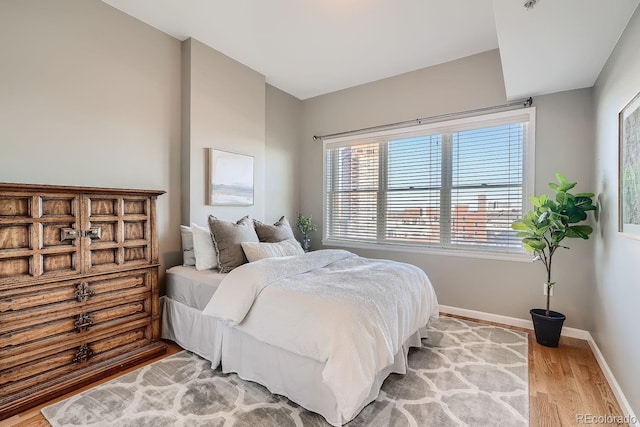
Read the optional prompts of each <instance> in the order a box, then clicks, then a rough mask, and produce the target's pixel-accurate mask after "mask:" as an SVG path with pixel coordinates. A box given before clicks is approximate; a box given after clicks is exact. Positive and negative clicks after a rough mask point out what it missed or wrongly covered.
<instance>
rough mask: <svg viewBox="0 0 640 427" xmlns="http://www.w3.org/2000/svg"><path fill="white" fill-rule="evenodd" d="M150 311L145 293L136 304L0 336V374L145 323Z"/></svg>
mask: <svg viewBox="0 0 640 427" xmlns="http://www.w3.org/2000/svg"><path fill="white" fill-rule="evenodd" d="M151 310H152V307H151V296H150V293H148V292H147V293H146V294H145V295H141V298H140V299H139V300H131V301H126V302H122V304H119V305H114V306H111V307H106V308H101V309H97V310H92V311H87V312H83V313H80V314H78V315H77V316H73V317H67V318H65V319H60V320H55V321H51V322H47V323H41V324H39V325H37V326H32V327H27V328H22V329H16V330H13V331H11V332H8V333H5V334H0V371H2V370H4V369H8V368H11V367H13V366H15V365H18V364H21V363H25V362H30V361H33V360H35V359H38V358H42V357H45V356H49V355H51V354H54V353H56V352H58V351H60V349H61V348H65V347H69V346H70V345H71V346H75V345H77V344H78V343H80V342H82V341H86V340H87V339H91V337H93V336H96V335H100V334H102V333H103V332H104V331H109V330H112V329H113V328H114V327H116V326H118V325H121V324H125V323H129V322H135V321H139V320H142V321H144V322H147V323H149V322H150V321H151Z"/></svg>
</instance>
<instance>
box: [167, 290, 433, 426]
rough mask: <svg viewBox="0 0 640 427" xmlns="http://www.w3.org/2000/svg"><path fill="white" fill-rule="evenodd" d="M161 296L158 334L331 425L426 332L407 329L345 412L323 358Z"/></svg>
mask: <svg viewBox="0 0 640 427" xmlns="http://www.w3.org/2000/svg"><path fill="white" fill-rule="evenodd" d="M160 300H161V304H162V338H164V339H169V340H172V341H174V342H176V343H177V344H178V345H180V346H181V347H182V348H184V349H186V350H189V351H191V352H193V353H195V354H197V355H199V356H201V357H203V358H205V359H207V360H209V361H210V362H211V366H212V368H216V367H217V366H218V365H219V364H220V361H222V371H223V372H225V373H228V372H235V373H237V374H238V376H239V377H240V378H242V379H245V380H249V381H254V382H257V383H259V384H262V385H263V386H265V387H266V388H267V389H269V391H271V392H272V393H274V394H280V395H283V396H286V397H288V398H289V399H290V400H292V401H293V402H295V403H297V404H299V405H300V406H302V407H304V408H306V409H308V410H310V411H313V412H316V413H318V414H320V415H322V416H323V417H324V418H325V419H326V420H327V422H328V423H329V424H331V425H334V426H341V425H343V424H345V423H347V422H349V421H351V420H352V419H353V418H355V417H356V416H357V415H358V413H359V412H360V411H361V410H362V409H363V408H364V407H365V406H367V405H368V404H369V403H371V402H372V401H374V400H375V399H376V398H377V397H378V393H379V392H380V387H382V383H383V382H384V380H385V378H387V376H389V374H391V373H397V374H405V373H406V372H407V366H408V365H407V354H408V352H409V348H410V347H420V346H421V345H422V341H421V339H422V338H424V337H426V327H425V328H420V329H419V330H418V331H416V332H415V333H414V334H413V335H411V336H410V337H409V339H408V340H407V341H406V342H405V343H404V345H403V346H402V348H401V349H400V351H399V352H398V353H397V354H396V356H395V358H394V362H393V364H391V365H390V366H388V367H386V368H385V369H383V370H382V371H380V372H379V373H378V375H376V378H375V379H374V381H373V385H372V387H371V390H370V392H369V395H368V396H367V398H366V399H364V400H363V402H362V404H361V405H360V407H359V408H358V409H357V410H356V411H355V412H354V413H353V414H348V415H347V416H343V415H342V414H340V411H339V410H338V402H337V401H336V398H335V396H334V395H333V393H332V392H331V390H330V389H329V388H328V387H327V386H326V384H325V383H324V382H323V380H322V372H323V370H324V362H319V361H317V360H315V359H311V358H308V357H305V356H300V355H298V354H294V353H291V352H289V351H286V350H283V349H282V348H279V347H276V346H273V345H270V344H267V343H264V342H262V341H258V340H257V339H255V338H253V337H252V336H250V335H247V334H245V333H243V332H241V331H239V330H237V329H234V328H231V327H228V326H226V325H224V324H223V323H222V322H219V321H217V320H216V319H214V318H213V317H210V316H206V315H204V314H202V312H201V311H199V310H197V309H195V308H192V307H189V306H187V305H185V304H182V303H179V302H177V301H173V300H172V299H170V298H167V297H162V298H160Z"/></svg>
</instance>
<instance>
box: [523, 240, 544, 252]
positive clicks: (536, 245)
mask: <svg viewBox="0 0 640 427" xmlns="http://www.w3.org/2000/svg"><path fill="white" fill-rule="evenodd" d="M522 241H523V242H524V243H525V244H526V245H529V246H530V247H532V248H533V249H535V250H539V251H541V250H543V249H546V247H547V244H546V243H545V242H543V241H540V240H536V239H522Z"/></svg>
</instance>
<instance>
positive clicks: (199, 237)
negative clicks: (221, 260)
mask: <svg viewBox="0 0 640 427" xmlns="http://www.w3.org/2000/svg"><path fill="white" fill-rule="evenodd" d="M191 231H192V232H193V252H194V253H195V255H196V270H198V271H200V270H211V269H213V268H217V267H218V256H217V255H216V249H215V248H214V247H213V239H212V238H211V234H210V233H209V227H201V226H199V225H198V224H191Z"/></svg>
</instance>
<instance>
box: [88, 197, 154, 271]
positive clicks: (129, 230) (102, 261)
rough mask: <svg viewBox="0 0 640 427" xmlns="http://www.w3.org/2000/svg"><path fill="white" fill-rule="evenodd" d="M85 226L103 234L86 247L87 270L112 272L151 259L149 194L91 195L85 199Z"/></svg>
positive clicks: (147, 262)
mask: <svg viewBox="0 0 640 427" xmlns="http://www.w3.org/2000/svg"><path fill="white" fill-rule="evenodd" d="M84 209H86V212H87V214H86V215H85V217H84V224H83V228H85V229H99V230H100V231H101V237H100V238H99V239H90V240H89V241H88V242H87V246H86V256H85V259H86V263H87V264H86V265H85V267H86V270H87V271H90V272H94V271H95V272H100V271H109V270H113V269H118V268H122V267H123V266H125V267H126V266H138V265H140V266H143V265H147V264H150V263H151V261H152V253H151V251H152V241H151V235H152V230H151V227H152V221H151V215H150V214H151V206H150V200H149V199H148V198H146V197H136V196H128V197H113V196H101V195H96V196H90V197H87V198H86V200H85V202H84Z"/></svg>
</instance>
